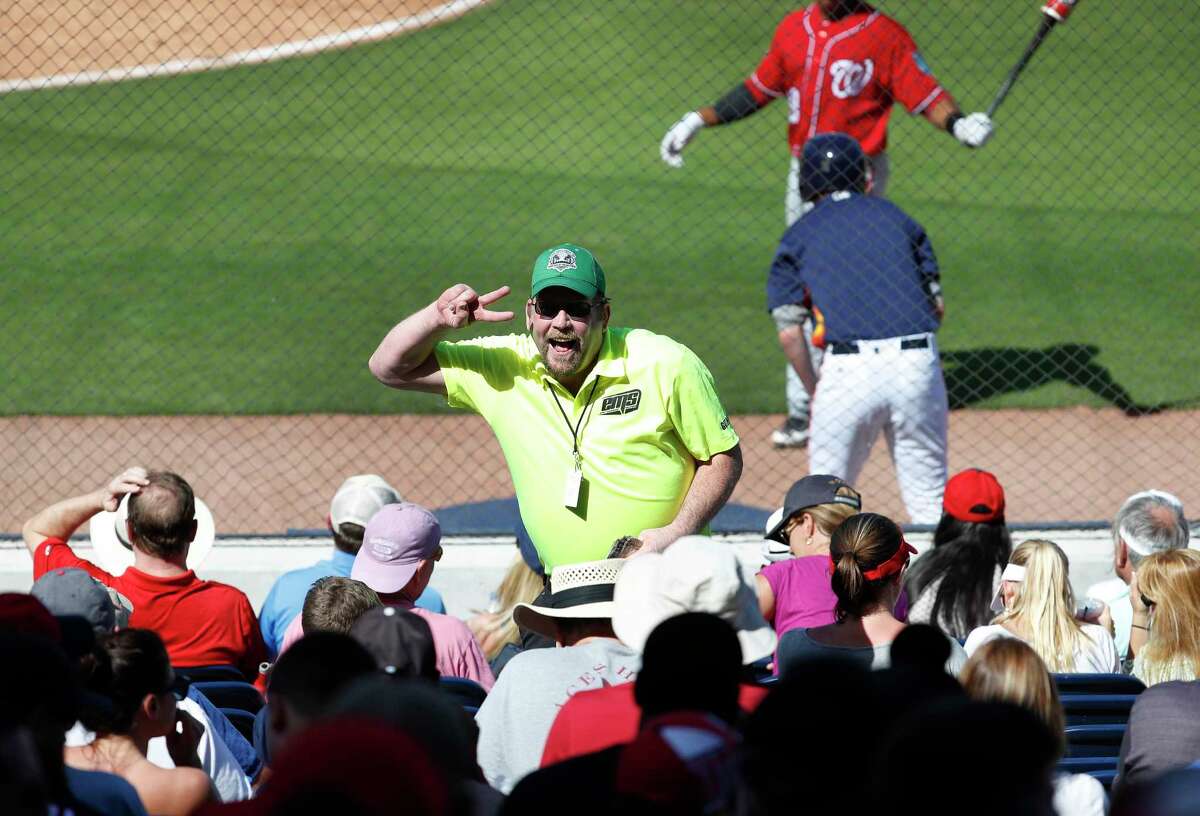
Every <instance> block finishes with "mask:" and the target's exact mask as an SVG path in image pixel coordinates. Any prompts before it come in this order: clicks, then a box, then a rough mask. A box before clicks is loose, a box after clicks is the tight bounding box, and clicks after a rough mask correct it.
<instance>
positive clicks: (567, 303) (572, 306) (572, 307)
mask: <svg viewBox="0 0 1200 816" xmlns="http://www.w3.org/2000/svg"><path fill="white" fill-rule="evenodd" d="M605 303H608V298H600V299H599V300H557V299H555V298H542V297H536V298H534V299H533V310H534V311H535V312H537V313H538V316H539V317H548V318H555V317H558V313H559V312H566V313H567V317H570V318H573V319H575V320H585V319H587V317H588V315H590V314H591V313H592V310H593V309H595V308H596V307H597V306H603V305H604V304H605Z"/></svg>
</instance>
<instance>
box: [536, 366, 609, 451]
mask: <svg viewBox="0 0 1200 816" xmlns="http://www.w3.org/2000/svg"><path fill="white" fill-rule="evenodd" d="M599 384H600V378H599V377H597V378H596V379H595V380H593V381H592V390H591V391H589V392H588V398H587V402H585V403H584V404H583V413H581V414H580V415H579V422H577V423H575V425H574V426H572V425H571V418H570V417H568V416H567V412H566V410H565V409H564V408H563V407H562V403H561V402H559V401H558V394H555V393H554V386H553V385H547V387H548V388H549V389H550V396H552V397H554V404H555V405H557V406H558V412H559V413H560V414H562V418H563V421H564V422H566V423H567V429H568V430H569V431H570V432H571V455H572V456H574V457H575V469H576V470H579V469H580V468H581V466H582V463H583V457H582V456H580V455H579V431H580V429H581V428H583V420H584V419H585V418H587V412H588V409H589V408H591V407H592V397H594V396H596V386H597V385H599Z"/></svg>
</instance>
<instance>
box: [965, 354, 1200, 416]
mask: <svg viewBox="0 0 1200 816" xmlns="http://www.w3.org/2000/svg"><path fill="white" fill-rule="evenodd" d="M1099 351H1100V349H1099V348H1098V347H1096V346H1088V345H1083V344H1080V343H1067V344H1064V345H1058V346H1048V347H1047V348H1037V349H1028V348H981V349H967V350H963V351H946V352H942V363H943V365H944V366H945V373H946V392H947V394H948V396H949V398H950V407H951V408H965V407H967V406H970V405H974V404H975V403H978V402H983V401H984V400H987V399H990V398H992V397H995V396H999V395H1000V394H1012V393H1016V392H1018V391H1029V390H1031V389H1034V388H1037V387H1038V386H1041V385H1046V384H1047V383H1052V382H1063V383H1067V384H1068V385H1074V386H1077V387H1079V388H1085V389H1087V390H1088V391H1090V392H1091V393H1093V394H1095V395H1096V396H1097V397H1099V398H1100V399H1102V400H1104V401H1105V402H1107V403H1109V404H1110V405H1113V406H1114V407H1116V408H1120V409H1121V410H1122V411H1124V412H1125V414H1126V415H1127V416H1144V415H1146V414H1154V413H1158V412H1159V411H1163V410H1166V409H1168V408H1172V407H1175V406H1177V405H1182V404H1184V403H1188V402H1191V401H1192V400H1180V401H1178V402H1174V403H1159V404H1156V405H1141V404H1139V403H1137V402H1135V401H1134V399H1133V397H1132V396H1131V395H1130V393H1129V392H1128V391H1126V390H1125V389H1124V388H1122V387H1121V384H1120V383H1118V382H1117V381H1116V380H1114V379H1113V376H1112V374H1111V373H1109V370H1108V369H1107V368H1105V367H1104V366H1102V365H1100V364H1099V363H1097V362H1096V355H1097V354H1098V353H1099Z"/></svg>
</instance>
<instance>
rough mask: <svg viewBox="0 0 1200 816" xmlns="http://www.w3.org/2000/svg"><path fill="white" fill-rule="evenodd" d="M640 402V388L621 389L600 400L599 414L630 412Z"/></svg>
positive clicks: (609, 414) (635, 408)
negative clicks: (618, 392)
mask: <svg viewBox="0 0 1200 816" xmlns="http://www.w3.org/2000/svg"><path fill="white" fill-rule="evenodd" d="M641 404H642V389H640V388H635V389H633V390H632V391H622V392H621V393H620V394H613V395H612V396H609V397H605V398H604V399H603V400H601V402H600V416H617V415H621V414H632V413H633V412H634V411H636V410H637V409H638V406H640V405H641Z"/></svg>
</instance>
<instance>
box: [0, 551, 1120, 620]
mask: <svg viewBox="0 0 1200 816" xmlns="http://www.w3.org/2000/svg"><path fill="white" fill-rule="evenodd" d="M1027 538H1049V539H1051V540H1052V541H1056V542H1058V544H1059V545H1060V546H1062V548H1063V550H1064V551H1065V552H1066V553H1067V556H1068V557H1069V558H1070V560H1071V582H1072V584H1073V585H1074V587H1075V591H1076V593H1077V594H1080V595H1081V594H1082V593H1083V591H1084V590H1085V589H1086V588H1087V587H1088V586H1090V585H1091V584H1093V583H1095V582H1097V581H1102V580H1104V579H1106V578H1111V577H1112V576H1113V573H1112V541H1111V539H1110V537H1109V533H1108V531H1107V530H1054V531H1042V532H1038V531H1028V532H1025V531H1023V532H1021V533H1019V534H1016V535H1014V536H1013V541H1014V543H1017V542H1020V541H1023V540H1025V539H1027ZM722 540H725V541H728V542H729V543H730V545H731V546H733V547H736V548H737V551H738V555H739V557H740V558H741V559H742V561H743V563H744V564H745V565H746V568H747V570H748V571H750V572H755V571H757V570H758V568H759V566H760V565H761V563H762V559H761V557H760V555H759V553H760V547H761V544H762V540H761V539H759V538H757V537H754V536H745V535H742V536H728V537H723V538H722ZM909 540H910V541H911V542H912V544H913V546H915V547H917V548H918V549H923V548H924V547H927V546H928V544H929V534H927V533H926V534H920V533H913V534H910V535H909ZM443 545H444V549H445V554H444V555H443V556H442V560H441V561H440V562H439V563H438V566H437V570H436V571H435V572H434V575H433V581H432V583H433V586H434V587H436V588H437V589H438V590H439V591H440V592H441V593H442V595H443V597H444V598H445V599H446V607H447V611H449V612H450V613H451V614H453V615H458V616H460V617H467V616H469V615H470V614H471V613H472V612H473V611H475V610H480V609H486V608H487V606H488V599H489V595H490V594H491V593H492V592H493V591H494V590H495V589H496V587H497V585H498V584H499V583H500V578H501V577H502V576H503V574H504V571H505V570H506V569H508V566H509V564H511V563H512V560H513V559H514V558H516V557H517V549H516V546H515V541H514V540H513V539H511V538H467V537H462V538H448V539H446V540H444V541H443ZM331 548H332V544H331V543H330V541H329V539H327V538H268V539H224V538H223V539H219V540H218V541H217V543H216V545H215V546H214V547H213V549H212V552H211V553H210V554H209V556H208V558H207V560H206V561H205V563H204V565H203V566H202V567H201V569H199V570H198V571H197V572H198V573H199V575H200V576H201V577H202V578H209V579H214V580H217V581H224V582H225V583H229V584H233V585H234V586H236V587H239V588H240V589H241V590H243V591H244V592H245V593H246V594H247V595H248V596H249V597H250V601H251V603H252V604H253V605H254V608H255V609H256V610H257V609H258V608H259V607H260V606H261V605H262V601H263V599H264V598H265V597H266V595H267V592H268V590H270V588H271V584H272V583H273V582H274V581H275V578H276V577H278V576H279V575H280V574H281V573H283V572H286V571H287V570H290V569H295V568H297V567H303V566H307V565H309V564H312V563H313V562H315V561H319V560H321V559H323V558H327V557H328V556H329V552H330V550H331ZM76 552H78V553H79V555H80V556H81V557H83V558H89V557H90V554H91V547H90V544H89V543H88V542H87V541H86V540H81V541H78V542H76ZM31 579H32V561H31V559H30V556H29V553H28V551H27V550H26V549H25V546H24V544H22V543H21V542H20V541H11V540H10V541H0V590H2V591H18V592H26V591H28V590H29V586H30V583H31Z"/></svg>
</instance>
